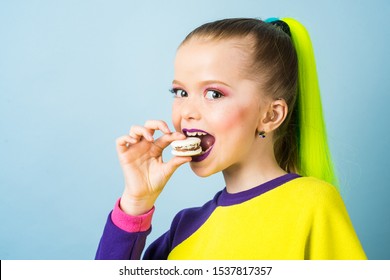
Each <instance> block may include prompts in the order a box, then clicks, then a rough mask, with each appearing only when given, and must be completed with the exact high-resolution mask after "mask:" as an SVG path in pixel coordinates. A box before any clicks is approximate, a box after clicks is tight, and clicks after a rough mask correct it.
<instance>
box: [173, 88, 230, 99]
mask: <svg viewBox="0 0 390 280" xmlns="http://www.w3.org/2000/svg"><path fill="white" fill-rule="evenodd" d="M169 91H170V92H171V93H172V95H173V97H174V98H184V97H188V93H187V92H186V91H185V90H183V89H181V88H172V89H170V90H169ZM179 91H181V92H182V93H185V94H186V96H178V94H179ZM208 92H214V93H216V94H218V97H217V98H210V99H209V98H206V99H209V100H215V99H219V98H222V97H224V96H225V95H224V94H223V93H222V92H220V91H219V90H216V89H212V88H210V89H207V90H206V91H205V97H206V95H207V93H208Z"/></svg>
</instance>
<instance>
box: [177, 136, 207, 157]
mask: <svg viewBox="0 0 390 280" xmlns="http://www.w3.org/2000/svg"><path fill="white" fill-rule="evenodd" d="M171 147H172V149H173V150H172V154H173V155H175V156H181V157H188V156H196V155H200V154H201V153H202V147H201V146H200V139H199V138H197V137H188V138H187V139H184V140H176V141H173V142H172V143H171Z"/></svg>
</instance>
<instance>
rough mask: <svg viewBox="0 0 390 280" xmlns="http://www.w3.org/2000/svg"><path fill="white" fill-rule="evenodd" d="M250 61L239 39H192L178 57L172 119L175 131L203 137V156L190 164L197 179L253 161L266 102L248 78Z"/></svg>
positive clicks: (240, 166)
mask: <svg viewBox="0 0 390 280" xmlns="http://www.w3.org/2000/svg"><path fill="white" fill-rule="evenodd" d="M249 59H250V58H249V56H248V54H247V53H245V51H244V50H243V48H242V40H239V39H229V40H207V41H205V40H201V39H194V38H192V39H191V40H190V41H189V42H186V43H185V44H184V45H182V46H181V47H180V48H179V50H178V52H177V56H176V61H175V74H174V81H173V90H172V92H173V93H174V96H175V99H174V102H173V111H172V120H173V124H174V127H175V129H176V130H177V131H181V132H183V133H185V134H186V135H187V136H200V137H201V138H203V139H202V147H203V149H204V150H205V151H204V154H203V155H201V156H196V157H193V158H192V162H191V168H192V169H193V171H194V172H195V173H196V174H197V175H199V176H202V177H205V176H209V175H211V174H214V173H216V172H219V171H223V170H228V169H230V170H234V168H242V167H245V166H246V165H248V164H250V161H251V159H253V158H254V157H253V151H254V150H256V149H255V146H256V145H258V144H259V143H258V141H259V137H256V135H257V134H256V131H257V130H258V129H259V128H261V117H262V116H263V115H264V112H263V111H262V108H264V101H263V98H262V96H263V94H262V93H261V92H260V90H259V84H258V83H257V82H255V81H253V80H250V79H249V78H247V77H246V76H248V75H247V73H248V63H250V61H249ZM248 77H249V76H248ZM204 134H205V135H204ZM258 156H259V155H257V157H258Z"/></svg>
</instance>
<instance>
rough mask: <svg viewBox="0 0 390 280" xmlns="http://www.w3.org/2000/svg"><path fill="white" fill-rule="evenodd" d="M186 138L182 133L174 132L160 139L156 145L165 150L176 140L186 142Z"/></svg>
mask: <svg viewBox="0 0 390 280" xmlns="http://www.w3.org/2000/svg"><path fill="white" fill-rule="evenodd" d="M184 139H186V136H185V135H184V134H183V133H180V132H174V133H172V134H164V135H163V136H161V137H160V138H158V139H157V140H156V141H155V142H154V144H155V145H157V146H158V147H160V148H161V149H165V148H166V147H168V146H169V144H171V143H172V142H173V141H175V140H184Z"/></svg>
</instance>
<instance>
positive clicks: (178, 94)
mask: <svg viewBox="0 0 390 280" xmlns="http://www.w3.org/2000/svg"><path fill="white" fill-rule="evenodd" d="M170 92H171V93H172V94H173V97H178V98H182V97H188V93H187V92H186V91H185V90H182V89H178V88H173V89H171V90H170Z"/></svg>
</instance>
